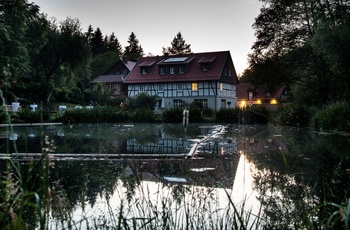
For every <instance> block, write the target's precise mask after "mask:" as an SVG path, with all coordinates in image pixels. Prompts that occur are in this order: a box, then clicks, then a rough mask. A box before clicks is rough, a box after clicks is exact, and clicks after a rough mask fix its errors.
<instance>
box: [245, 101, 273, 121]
mask: <svg viewBox="0 0 350 230" xmlns="http://www.w3.org/2000/svg"><path fill="white" fill-rule="evenodd" d="M248 110H249V111H250V112H251V113H250V123H252V124H254V123H256V124H267V123H268V122H269V116H270V111H269V110H268V109H267V108H266V106H262V105H256V106H252V107H250V108H249V109H248Z"/></svg>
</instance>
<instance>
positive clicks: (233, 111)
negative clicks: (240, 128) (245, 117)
mask: <svg viewBox="0 0 350 230" xmlns="http://www.w3.org/2000/svg"><path fill="white" fill-rule="evenodd" d="M238 113H239V109H238V108H221V109H220V110H219V111H217V112H216V113H215V121H216V122H220V123H238Z"/></svg>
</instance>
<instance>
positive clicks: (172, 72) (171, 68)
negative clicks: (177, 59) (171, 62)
mask: <svg viewBox="0 0 350 230" xmlns="http://www.w3.org/2000/svg"><path fill="white" fill-rule="evenodd" d="M169 72H170V74H175V70H174V67H173V66H172V67H170V71H169Z"/></svg>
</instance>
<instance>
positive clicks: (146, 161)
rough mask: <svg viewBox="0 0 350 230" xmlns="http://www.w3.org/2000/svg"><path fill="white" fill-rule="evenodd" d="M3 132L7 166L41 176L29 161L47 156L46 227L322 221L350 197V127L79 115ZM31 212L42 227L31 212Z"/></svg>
mask: <svg viewBox="0 0 350 230" xmlns="http://www.w3.org/2000/svg"><path fill="white" fill-rule="evenodd" d="M0 137H1V139H0V142H1V143H0V158H1V171H2V173H4V172H5V171H6V164H5V163H6V162H8V161H11V162H13V163H14V164H15V165H16V164H18V165H19V167H20V168H21V172H22V174H23V177H24V178H25V179H26V178H32V177H35V175H36V176H38V177H40V172H36V171H35V169H36V167H33V165H36V164H37V162H41V163H42V161H43V159H42V158H41V157H42V154H43V153H45V156H47V159H48V167H49V187H50V194H51V196H50V197H51V198H50V215H49V218H48V219H47V223H46V224H47V226H49V228H50V229H63V228H72V229H78V228H82V229H84V228H93V229H95V228H104V229H105V228H121V229H128V228H129V227H130V228H131V226H134V227H136V228H142V229H143V228H144V229H157V228H169V229H179V228H185V227H188V228H189V229H197V228H203V229H223V228H228V229H231V228H233V227H240V226H245V227H249V226H257V227H262V226H264V227H266V228H275V229H295V228H309V227H310V226H313V227H315V228H317V227H320V226H325V225H326V224H327V221H328V220H329V218H331V215H332V214H334V216H333V217H334V218H333V217H332V219H331V220H332V221H331V222H330V223H331V224H332V226H331V227H335V226H338V225H340V226H342V224H343V222H342V221H343V220H342V217H344V215H343V214H342V213H344V212H341V208H346V205H347V204H346V203H344V202H347V200H348V199H349V188H350V183H349V181H350V177H349V176H350V175H349V169H350V158H349V149H350V141H349V140H350V136H349V135H340V134H330V133H322V132H314V131H312V130H309V129H301V128H291V127H275V126H267V125H253V126H250V125H231V124H229V125H222V124H221V125H219V124H189V125H188V126H186V127H184V126H183V125H180V124H80V125H74V126H68V125H48V126H14V127H11V128H9V127H0ZM33 168H34V169H33ZM31 174H33V175H34V176H33V175H31ZM34 181H35V180H34ZM31 183H32V182H31ZM35 186H36V185H35V183H34V184H33V185H32V186H31V187H32V188H33V189H35V188H36V187H35ZM324 204H330V205H324ZM331 204H336V205H339V206H336V205H333V206H332V205H331ZM342 215H343V216H342ZM27 218H28V219H27V221H29V220H31V221H32V223H31V226H38V223H37V222H38V220H37V218H36V217H35V216H33V214H32V215H30V214H28V216H27ZM29 222H30V221H29ZM72 223H73V225H72Z"/></svg>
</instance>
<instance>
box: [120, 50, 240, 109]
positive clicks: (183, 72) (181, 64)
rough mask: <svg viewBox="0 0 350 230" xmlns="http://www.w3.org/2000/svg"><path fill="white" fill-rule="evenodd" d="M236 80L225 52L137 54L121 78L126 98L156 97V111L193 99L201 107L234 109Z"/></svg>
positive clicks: (228, 54)
mask: <svg viewBox="0 0 350 230" xmlns="http://www.w3.org/2000/svg"><path fill="white" fill-rule="evenodd" d="M237 83H238V78H237V74H236V71H235V67H234V64H233V61H232V58H231V55H230V52H229V51H220V52H208V53H192V54H182V55H171V56H170V55H164V56H154V57H141V58H140V59H139V60H138V61H137V63H136V65H135V67H134V69H133V70H132V71H131V72H130V73H129V75H128V76H127V78H126V79H125V80H124V84H127V88H128V97H135V96H137V95H139V94H141V93H146V94H148V95H154V96H157V98H158V105H157V112H161V111H163V110H165V109H169V108H172V107H175V106H180V107H185V106H187V105H188V104H191V103H192V102H195V101H196V102H198V103H200V104H201V105H202V108H203V109H213V110H219V109H220V108H228V107H233V108H234V107H236V104H237V99H236V84H237Z"/></svg>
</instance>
